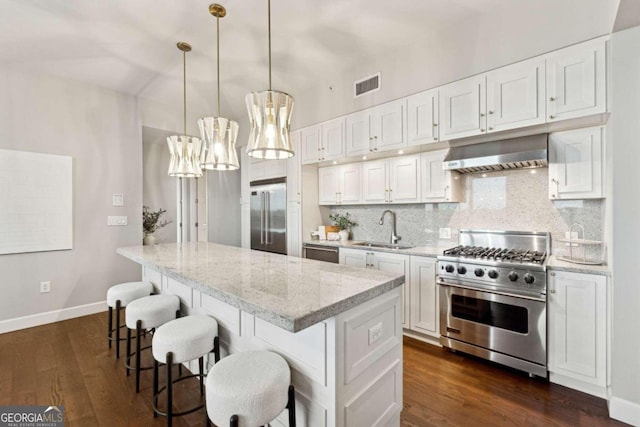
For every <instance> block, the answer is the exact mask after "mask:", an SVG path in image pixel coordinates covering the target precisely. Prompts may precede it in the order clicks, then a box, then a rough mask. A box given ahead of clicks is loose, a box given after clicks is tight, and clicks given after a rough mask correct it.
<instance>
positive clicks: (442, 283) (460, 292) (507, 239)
mask: <svg viewBox="0 0 640 427" xmlns="http://www.w3.org/2000/svg"><path fill="white" fill-rule="evenodd" d="M549 247H550V237H549V233H539V232H522V231H486V230H461V231H460V245H458V246H456V247H454V248H451V249H447V250H445V251H444V253H443V254H442V255H441V256H438V267H437V269H438V286H439V296H440V343H441V344H442V345H443V346H445V347H449V348H451V349H454V350H460V351H463V352H466V353H470V354H473V355H476V356H479V357H483V358H485V359H489V360H492V361H494V362H498V363H502V364H504V365H508V366H511V367H513V368H516V369H520V370H523V371H526V372H528V373H529V374H531V375H538V376H541V377H547V284H546V281H547V278H546V256H547V253H548V251H549Z"/></svg>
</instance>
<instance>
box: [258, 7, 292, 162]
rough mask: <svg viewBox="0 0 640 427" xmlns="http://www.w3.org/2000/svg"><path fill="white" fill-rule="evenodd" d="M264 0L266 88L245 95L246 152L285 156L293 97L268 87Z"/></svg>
mask: <svg viewBox="0 0 640 427" xmlns="http://www.w3.org/2000/svg"><path fill="white" fill-rule="evenodd" d="M267 1H268V28H269V90H263V91H261V92H251V93H250V94H248V95H247V97H246V103H247V110H248V112H249V122H250V124H251V131H250V134H249V143H248V144H247V154H248V155H249V156H251V157H255V158H259V159H286V158H288V157H292V156H293V155H294V154H295V153H294V152H293V147H292V145H291V135H290V127H291V111H292V110H293V98H292V97H291V96H290V95H288V94H286V93H284V92H279V91H276V90H271V0H267Z"/></svg>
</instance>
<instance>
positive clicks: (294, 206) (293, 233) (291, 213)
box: [287, 202, 302, 257]
mask: <svg viewBox="0 0 640 427" xmlns="http://www.w3.org/2000/svg"><path fill="white" fill-rule="evenodd" d="M301 214H302V210H301V209H300V202H288V203H287V255H290V256H296V257H301V256H302V215H301Z"/></svg>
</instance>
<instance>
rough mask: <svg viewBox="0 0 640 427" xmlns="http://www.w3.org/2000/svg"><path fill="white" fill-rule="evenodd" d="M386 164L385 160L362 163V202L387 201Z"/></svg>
mask: <svg viewBox="0 0 640 427" xmlns="http://www.w3.org/2000/svg"><path fill="white" fill-rule="evenodd" d="M387 165H388V161H387V160H380V161H374V162H364V163H363V164H362V201H363V202H364V203H386V202H388V200H389V187H388V186H387V182H388V178H387Z"/></svg>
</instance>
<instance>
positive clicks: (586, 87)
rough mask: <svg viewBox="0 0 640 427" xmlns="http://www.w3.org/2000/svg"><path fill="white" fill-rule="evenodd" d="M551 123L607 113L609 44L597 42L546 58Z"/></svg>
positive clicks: (549, 119)
mask: <svg viewBox="0 0 640 427" xmlns="http://www.w3.org/2000/svg"><path fill="white" fill-rule="evenodd" d="M546 61H547V99H548V104H547V114H548V117H547V119H548V121H555V120H562V119H569V118H573V117H581V116H587V115H589V114H598V113H604V112H605V111H606V106H607V105H606V104H607V102H606V41H605V40H604V39H597V40H593V41H590V42H587V43H581V44H579V45H576V46H572V47H569V48H566V49H561V50H559V51H557V52H554V53H551V54H549V55H546Z"/></svg>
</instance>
